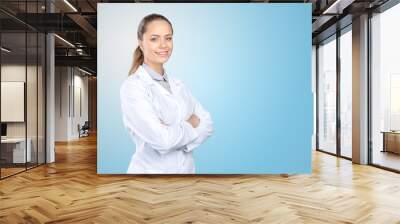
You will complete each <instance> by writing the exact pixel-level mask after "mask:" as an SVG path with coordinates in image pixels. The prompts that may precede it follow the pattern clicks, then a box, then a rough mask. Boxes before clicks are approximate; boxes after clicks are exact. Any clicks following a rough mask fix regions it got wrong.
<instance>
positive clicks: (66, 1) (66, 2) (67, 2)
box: [64, 0, 78, 12]
mask: <svg viewBox="0 0 400 224" xmlns="http://www.w3.org/2000/svg"><path fill="white" fill-rule="evenodd" d="M64 2H65V4H67V5H68V6H69V7H70V8H71V9H72V10H74V11H75V12H78V10H77V9H76V8H75V7H74V6H73V5H72V4H71V3H69V1H68V0H64Z"/></svg>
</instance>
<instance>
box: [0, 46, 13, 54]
mask: <svg viewBox="0 0 400 224" xmlns="http://www.w3.org/2000/svg"><path fill="white" fill-rule="evenodd" d="M0 49H1V50H2V51H4V52H6V53H10V52H11V50H9V49H7V48H5V47H1V48H0Z"/></svg>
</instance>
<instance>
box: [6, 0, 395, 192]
mask: <svg viewBox="0 0 400 224" xmlns="http://www.w3.org/2000/svg"><path fill="white" fill-rule="evenodd" d="M114 2H115V3H122V2H123V3H140V2H146V3H159V2H162V3H168V2H176V1H156V0H154V1H151V0H146V1H114V0H108V1H105V0H104V1H101V0H24V1H22V0H2V1H1V2H0V46H1V54H0V55H1V56H0V66H1V70H0V71H1V72H0V81H1V87H0V89H1V106H0V111H1V115H0V119H1V145H0V179H1V180H0V182H1V183H2V184H7V181H11V179H13V178H18V177H20V176H24V177H26V178H29V176H30V174H31V172H33V170H36V169H42V168H43V167H46V166H52V165H54V164H55V165H57V161H58V159H57V156H58V155H59V154H58V153H59V152H61V151H58V149H59V148H62V147H64V146H65V145H68V144H70V143H74V142H75V143H76V142H79V141H86V140H87V139H88V138H91V140H92V141H96V132H97V123H96V120H97V117H96V100H97V85H96V83H97V73H96V57H97V55H96V44H97V43H96V37H97V35H96V29H97V21H96V19H97V17H96V12H97V4H98V3H114ZM179 2H181V3H182V4H185V3H184V2H186V3H190V2H191V1H179ZM195 2H198V1H195ZM204 2H209V3H213V2H226V3H228V2H230V3H232V4H234V3H238V2H240V3H244V2H245V3H249V4H262V3H309V4H312V14H313V15H312V21H310V22H311V23H312V40H313V41H312V46H313V48H312V68H313V72H312V74H310V75H312V77H313V97H314V134H313V136H312V142H313V149H312V150H314V153H313V156H314V155H316V154H318V155H323V156H329V157H332V158H335V159H336V161H349V162H350V163H351V166H349V167H350V168H349V169H355V168H354V167H358V166H359V165H363V166H367V167H369V168H371V167H372V168H373V171H369V172H377V173H381V172H388V173H391V174H390V175H398V173H400V64H399V63H398V58H399V55H398V52H400V42H399V41H398V40H400V32H399V29H398V24H399V22H400V4H399V1H396V0H366V1H358V0H304V1H299V0H293V1H285V0H267V1H261V0H254V1H210V0H208V1H204ZM260 23H261V21H260ZM310 44H311V43H310ZM60 150H61V149H60ZM74 150H75V149H74V147H71V148H69V151H68V152H64V151H63V152H62V153H64V154H65V153H74ZM76 150H80V149H79V147H77V149H76ZM64 154H63V155H64ZM64 156H65V155H64ZM92 159H93V158H92ZM94 160H95V157H94ZM314 162H315V161H313V163H314ZM337 163H341V162H336V163H332V164H330V165H331V169H332V170H333V169H336V166H337ZM71 166H73V165H72V164H71ZM325 169H329V167H328V168H325ZM397 177H398V176H397ZM44 178H45V177H44ZM0 190H1V189H0Z"/></svg>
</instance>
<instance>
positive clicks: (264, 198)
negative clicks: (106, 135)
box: [0, 137, 400, 224]
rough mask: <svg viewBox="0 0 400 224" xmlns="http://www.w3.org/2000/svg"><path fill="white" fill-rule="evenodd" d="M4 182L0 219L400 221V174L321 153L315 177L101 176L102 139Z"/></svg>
mask: <svg viewBox="0 0 400 224" xmlns="http://www.w3.org/2000/svg"><path fill="white" fill-rule="evenodd" d="M56 158H57V160H56V163H55V164H50V165H46V166H41V167H39V168H36V169H33V170H29V171H28V172H26V173H22V174H19V175H16V176H13V177H10V178H8V179H5V180H2V181H0V223H44V222H47V223H218V224H219V223H372V224H377V223H384V224H386V223H400V175H399V174H395V173H391V172H387V171H384V170H380V169H377V168H374V167H369V166H360V165H353V164H351V162H350V161H347V160H343V159H338V158H335V157H333V156H330V155H326V154H323V153H320V152H315V153H314V154H313V174H311V175H290V176H289V177H287V176H286V177H285V176H279V175H233V176H232V175H218V176H214V175H205V176H185V177H182V176H127V175H118V176H112V175H102V176H100V175H97V174H96V140H95V138H94V137H89V138H84V139H82V140H80V141H76V142H70V143H68V144H65V143H64V144H57V147H56Z"/></svg>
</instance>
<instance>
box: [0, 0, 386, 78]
mask: <svg viewBox="0 0 400 224" xmlns="http://www.w3.org/2000/svg"><path fill="white" fill-rule="evenodd" d="M386 1H387V0H248V1H241V0H236V1H235V0H232V1H217V0H193V1H185V0H169V1H167V0H153V1H150V0H143V1H139V0H136V1H133V0H47V8H46V0H39V1H38V0H31V1H30V0H28V1H18V0H1V2H0V25H1V30H2V33H3V35H2V38H5V39H4V41H2V44H3V46H5V43H8V48H10V47H12V48H14V49H15V52H16V53H15V54H17V53H18V52H19V53H21V54H23V53H24V51H25V48H24V47H21V46H25V38H23V34H24V33H25V30H26V29H28V30H29V31H39V32H55V33H56V34H57V35H58V37H57V38H55V45H56V51H55V52H56V65H70V66H81V67H85V68H87V69H90V70H91V71H93V72H94V73H95V71H96V54H97V51H96V49H97V46H96V37H97V15H96V13H97V3H128V2H130V3H135V2H136V3H138V2H156V3H167V2H179V3H192V2H209V3H210V2H211V3H216V2H226V3H227V2H232V3H247V2H252V3H262V2H268V3H312V10H313V12H312V13H313V15H312V21H311V22H312V26H313V28H312V37H313V43H314V44H315V43H318V42H319V41H321V40H323V39H324V38H327V37H329V36H330V35H332V34H333V33H335V32H336V29H337V28H340V27H344V26H347V25H349V24H351V21H352V17H354V16H357V15H359V14H360V13H363V12H365V11H368V10H373V9H374V8H377V7H378V6H380V5H382V4H383V3H385V2H386ZM50 8H51V11H52V12H53V13H48V12H49V11H50ZM339 20H340V22H338V21H339ZM338 24H339V25H338ZM59 37H60V38H59ZM63 39H64V40H66V41H67V42H69V43H67V42H66V41H64V40H63ZM28 42H29V40H28ZM71 44H72V45H71ZM34 48H36V45H35V44H34V43H29V44H28V49H27V52H34V50H33V49H34Z"/></svg>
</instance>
